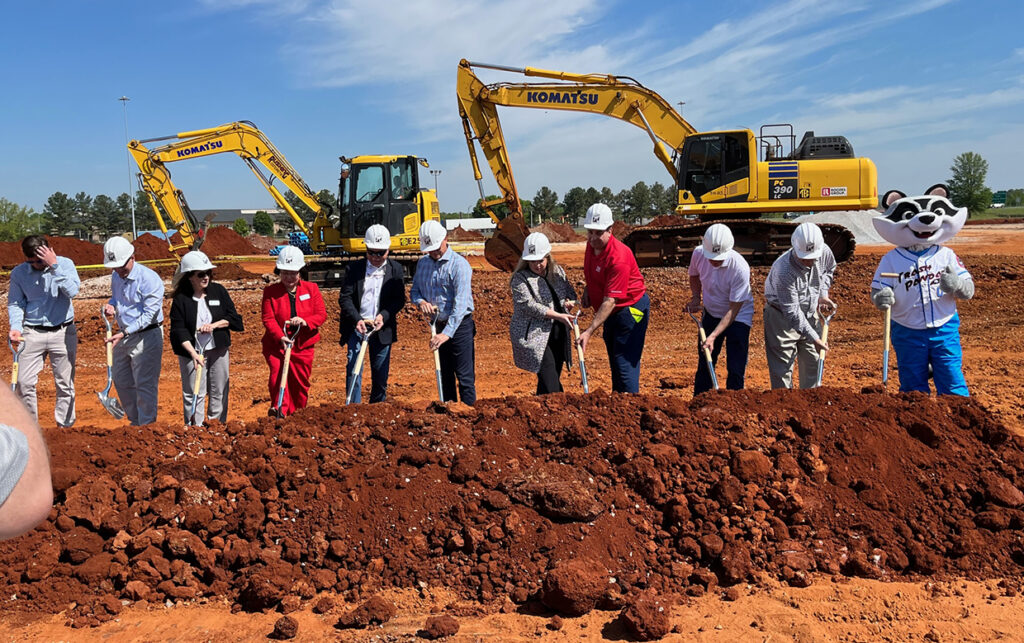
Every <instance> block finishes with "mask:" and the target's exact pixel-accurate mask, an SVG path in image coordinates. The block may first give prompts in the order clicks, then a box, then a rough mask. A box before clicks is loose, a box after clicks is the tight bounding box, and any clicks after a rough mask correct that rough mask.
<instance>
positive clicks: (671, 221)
mask: <svg viewBox="0 0 1024 643" xmlns="http://www.w3.org/2000/svg"><path fill="white" fill-rule="evenodd" d="M687 223H692V222H691V221H688V220H686V219H684V218H683V217H681V216H679V215H678V214H662V215H659V216H656V217H654V218H653V219H651V221H650V223H648V224H647V225H649V226H654V227H656V228H664V227H667V226H676V225H686V224H687Z"/></svg>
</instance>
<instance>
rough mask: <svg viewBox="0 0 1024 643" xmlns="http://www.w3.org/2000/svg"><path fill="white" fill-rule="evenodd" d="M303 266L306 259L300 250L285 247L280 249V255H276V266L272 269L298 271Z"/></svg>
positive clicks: (293, 247)
mask: <svg viewBox="0 0 1024 643" xmlns="http://www.w3.org/2000/svg"><path fill="white" fill-rule="evenodd" d="M305 265H306V258H305V257H304V256H303V255H302V251H301V250H299V249H298V248H296V247H295V246H285V247H283V248H281V254H279V255H277V264H275V266H274V267H275V268H277V269H278V270H299V269H300V268H302V267H303V266H305Z"/></svg>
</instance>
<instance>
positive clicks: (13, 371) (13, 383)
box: [7, 338, 25, 391]
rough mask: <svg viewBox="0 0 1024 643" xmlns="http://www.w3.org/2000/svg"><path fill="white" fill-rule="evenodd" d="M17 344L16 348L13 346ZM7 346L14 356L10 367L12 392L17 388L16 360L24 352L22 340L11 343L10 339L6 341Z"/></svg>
mask: <svg viewBox="0 0 1024 643" xmlns="http://www.w3.org/2000/svg"><path fill="white" fill-rule="evenodd" d="M15 344H17V345H18V348H15V347H14V345H15ZM7 346H8V347H9V348H10V349H11V353H12V354H13V355H14V364H12V365H11V390H12V391H13V390H14V389H16V388H17V387H18V358H20V357H21V353H22V352H23V351H24V350H25V340H24V338H22V339H20V340H18V341H16V342H12V341H11V340H10V338H8V339H7Z"/></svg>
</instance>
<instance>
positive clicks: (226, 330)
mask: <svg viewBox="0 0 1024 643" xmlns="http://www.w3.org/2000/svg"><path fill="white" fill-rule="evenodd" d="M214 268H216V266H214V265H213V264H211V263H210V259H209V257H207V256H206V255H205V254H203V253H202V252H199V251H198V250H193V251H192V252H189V253H188V254H186V255H185V256H184V257H182V258H181V266H180V267H179V269H178V274H176V275H175V277H174V281H175V283H174V294H173V299H172V301H171V349H172V350H173V351H174V354H175V355H177V356H178V365H179V367H180V369H181V388H182V396H181V397H182V408H183V412H184V415H185V424H191V425H193V426H199V425H201V424H203V420H204V419H205V418H206V415H207V414H206V409H205V406H206V398H207V397H208V398H209V400H210V411H209V417H211V418H213V419H215V420H220V421H221V422H225V421H226V420H227V418H228V348H229V347H230V346H231V332H230V331H235V332H241V331H242V330H244V328H243V326H242V318H241V317H240V316H239V315H238V312H236V311H235V304H234V302H232V301H231V297H230V296H229V295H228V291H227V289H226V288H224V286H222V285H220V284H218V283H215V282H214V281H213V278H212V271H213V269H214ZM199 366H202V367H203V368H202V373H201V378H200V381H199V386H198V391H196V390H193V388H194V387H195V377H196V369H197V367H199Z"/></svg>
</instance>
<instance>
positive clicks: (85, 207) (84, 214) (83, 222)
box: [72, 192, 92, 236]
mask: <svg viewBox="0 0 1024 643" xmlns="http://www.w3.org/2000/svg"><path fill="white" fill-rule="evenodd" d="M74 204H75V216H74V219H73V222H72V227H73V228H74V230H75V231H76V232H78V233H79V234H80V235H82V236H86V235H89V234H91V233H92V226H91V224H90V219H91V216H92V214H91V213H92V197H91V196H89V195H88V194H86V193H85V192H79V193H78V194H76V195H75V198H74Z"/></svg>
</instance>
